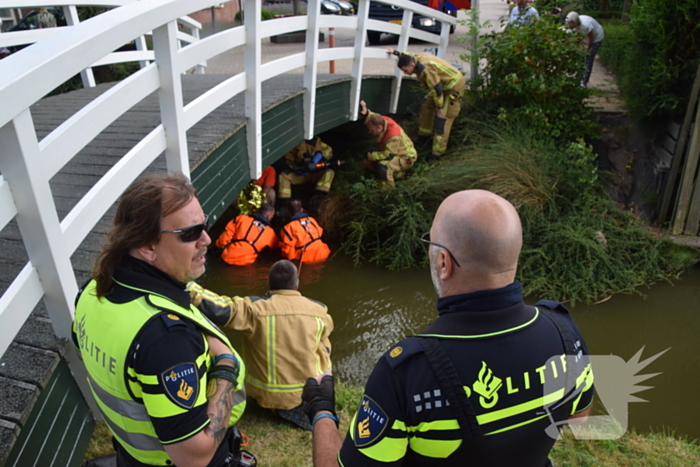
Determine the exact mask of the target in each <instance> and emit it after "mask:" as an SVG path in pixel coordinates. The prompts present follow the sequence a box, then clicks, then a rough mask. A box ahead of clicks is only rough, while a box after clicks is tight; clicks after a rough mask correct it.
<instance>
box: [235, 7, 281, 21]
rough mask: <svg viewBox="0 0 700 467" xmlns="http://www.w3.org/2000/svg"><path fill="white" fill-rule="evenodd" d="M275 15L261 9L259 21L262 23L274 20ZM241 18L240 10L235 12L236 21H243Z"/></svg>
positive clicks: (272, 12)
mask: <svg viewBox="0 0 700 467" xmlns="http://www.w3.org/2000/svg"><path fill="white" fill-rule="evenodd" d="M275 14H276V13H275V12H274V11H270V10H266V9H264V8H263V9H262V10H261V11H260V19H261V20H262V21H267V20H268V19H274V18H275ZM242 17H243V12H242V11H240V10H239V11H237V12H236V21H243V20H242V19H241V18H242Z"/></svg>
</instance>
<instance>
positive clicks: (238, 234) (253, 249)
mask: <svg viewBox="0 0 700 467" xmlns="http://www.w3.org/2000/svg"><path fill="white" fill-rule="evenodd" d="M274 215H275V209H274V208H273V207H272V206H268V205H264V206H263V207H262V208H260V210H259V211H258V212H256V213H254V214H253V215H252V216H246V215H240V216H236V218H235V219H233V220H231V221H229V223H228V224H226V228H225V229H224V231H223V232H222V233H221V235H219V238H218V239H217V240H216V247H217V248H223V249H224V251H223V252H221V259H222V260H223V261H224V262H225V263H226V264H234V265H236V266H247V265H248V264H253V263H254V262H255V260H256V259H258V255H259V254H260V252H261V251H262V250H264V249H265V248H270V249H275V248H277V245H278V241H277V234H276V233H275V231H274V230H273V228H272V226H271V225H270V221H271V220H272V217H273V216H274Z"/></svg>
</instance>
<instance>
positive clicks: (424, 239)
mask: <svg viewBox="0 0 700 467" xmlns="http://www.w3.org/2000/svg"><path fill="white" fill-rule="evenodd" d="M420 241H421V242H423V243H427V244H428V245H434V246H436V247H438V248H444V249H445V251H446V252H447V254H449V255H450V258H452V261H454V262H455V264H456V265H457V267H460V265H459V261H457V258H455V255H453V254H452V252H451V251H450V250H448V249H447V247H446V246H444V245H440V244H439V243H435V242H431V241H430V232H426V233H424V234H423V236H422V237H421V238H420Z"/></svg>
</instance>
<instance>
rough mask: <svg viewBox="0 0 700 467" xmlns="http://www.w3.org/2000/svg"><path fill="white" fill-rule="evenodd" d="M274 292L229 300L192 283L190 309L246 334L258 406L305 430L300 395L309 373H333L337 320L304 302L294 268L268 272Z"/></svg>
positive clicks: (278, 266) (287, 265)
mask: <svg viewBox="0 0 700 467" xmlns="http://www.w3.org/2000/svg"><path fill="white" fill-rule="evenodd" d="M269 281H270V291H269V292H268V293H267V294H265V295H263V296H262V297H244V298H243V297H226V296H223V295H217V294H215V293H213V292H210V291H209V290H206V289H204V288H202V287H201V286H200V285H199V284H197V283H195V282H190V283H189V284H188V285H187V289H188V290H189V292H190V296H191V298H192V303H193V304H194V305H195V306H197V307H198V308H199V310H200V311H201V312H202V313H204V314H205V315H206V316H207V317H208V318H209V319H211V320H212V321H213V322H214V323H216V324H218V325H219V326H221V327H222V328H228V329H233V330H236V331H240V332H241V333H242V334H243V360H244V361H245V362H246V367H247V369H248V373H247V374H246V379H245V383H246V390H247V392H248V395H250V396H251V397H253V398H254V399H255V400H256V401H257V403H258V405H260V406H261V407H264V408H268V409H273V410H274V411H275V412H276V413H277V415H278V416H280V417H281V418H283V419H285V420H288V421H290V422H292V423H293V424H295V425H297V426H299V427H301V428H303V429H306V430H310V429H311V424H310V422H309V419H308V418H307V416H306V414H305V413H304V411H303V410H302V409H301V392H302V389H303V387H304V382H305V381H306V377H307V375H308V374H309V373H317V372H324V371H326V370H329V371H330V369H331V342H330V339H329V336H330V334H331V332H332V331H333V318H332V317H331V315H329V314H328V308H327V307H326V305H324V304H323V303H321V302H317V301H316V300H312V299H310V298H306V297H303V296H302V295H301V293H299V291H298V290H297V289H298V288H299V277H298V276H297V268H296V266H294V263H292V262H291V261H287V260H280V261H277V262H276V263H275V264H273V265H272V268H270V278H269Z"/></svg>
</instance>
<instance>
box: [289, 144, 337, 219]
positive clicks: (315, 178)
mask: <svg viewBox="0 0 700 467" xmlns="http://www.w3.org/2000/svg"><path fill="white" fill-rule="evenodd" d="M332 158H333V148H331V147H330V146H329V145H327V144H326V143H324V142H323V141H321V138H319V137H318V136H316V137H315V138H313V139H310V140H306V141H303V142H302V143H301V144H299V145H298V146H297V147H295V148H294V149H292V150H291V151H289V152H288V153H287V154H285V155H284V159H285V162H286V163H287V167H286V168H284V169H282V172H281V173H280V174H279V179H278V181H279V183H278V193H277V194H278V200H277V203H278V206H280V208H281V209H280V214H281V215H282V216H285V215H286V212H285V206H287V203H289V200H290V199H291V197H292V185H302V184H311V183H315V184H316V190H315V196H314V200H313V204H314V205H315V206H316V207H317V206H318V204H319V203H320V201H319V198H320V197H324V196H326V195H327V194H328V191H329V190H330V189H331V184H332V183H333V177H335V172H334V171H333V169H332V168H331V167H333V166H338V165H341V162H340V161H335V162H331V159H332Z"/></svg>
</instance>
